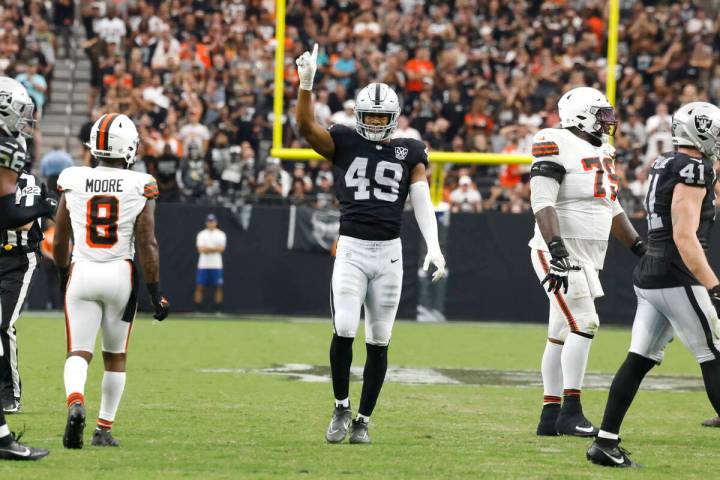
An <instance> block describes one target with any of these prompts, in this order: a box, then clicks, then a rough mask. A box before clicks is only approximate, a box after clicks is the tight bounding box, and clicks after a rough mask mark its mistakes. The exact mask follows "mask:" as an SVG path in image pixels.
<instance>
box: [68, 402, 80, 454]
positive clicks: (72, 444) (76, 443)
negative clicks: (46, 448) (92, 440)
mask: <svg viewBox="0 0 720 480" xmlns="http://www.w3.org/2000/svg"><path fill="white" fill-rule="evenodd" d="M84 430H85V407H83V406H82V404H80V403H73V404H72V405H70V407H69V408H68V418H67V424H66V425H65V435H63V447H65V448H82V447H83V431H84Z"/></svg>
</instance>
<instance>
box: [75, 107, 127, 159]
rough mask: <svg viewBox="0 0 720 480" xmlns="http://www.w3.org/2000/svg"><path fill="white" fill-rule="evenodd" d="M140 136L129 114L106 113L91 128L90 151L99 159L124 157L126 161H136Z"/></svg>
mask: <svg viewBox="0 0 720 480" xmlns="http://www.w3.org/2000/svg"><path fill="white" fill-rule="evenodd" d="M139 141H140V137H139V136H138V131H137V128H135V124H134V123H133V121H132V120H130V118H129V117H128V116H127V115H123V114H121V113H106V114H105V115H103V116H102V117H100V118H99V119H98V121H97V122H95V125H93V127H92V130H90V142H89V143H88V144H87V146H88V147H89V148H90V153H91V154H92V156H93V157H95V158H98V159H104V158H108V159H115V158H122V159H123V160H125V163H127V164H128V165H132V164H133V163H135V154H137V149H138V143H139Z"/></svg>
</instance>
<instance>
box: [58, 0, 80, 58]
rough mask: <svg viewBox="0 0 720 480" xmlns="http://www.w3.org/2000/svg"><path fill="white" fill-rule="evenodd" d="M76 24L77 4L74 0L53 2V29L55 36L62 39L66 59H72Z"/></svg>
mask: <svg viewBox="0 0 720 480" xmlns="http://www.w3.org/2000/svg"><path fill="white" fill-rule="evenodd" d="M74 22H75V2H74V1H73V0H54V1H53V28H54V29H55V34H56V35H58V36H59V37H60V38H62V41H63V48H64V49H65V57H66V58H69V57H70V51H71V50H72V40H71V38H72V27H73V23H74Z"/></svg>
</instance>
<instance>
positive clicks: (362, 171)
mask: <svg viewBox="0 0 720 480" xmlns="http://www.w3.org/2000/svg"><path fill="white" fill-rule="evenodd" d="M329 131H330V135H332V138H333V141H334V142H335V154H334V155H333V158H332V161H333V175H334V176H335V195H337V198H338V201H339V202H340V235H347V236H349V237H355V238H360V239H362V240H392V239H394V238H397V237H399V236H400V225H401V223H402V212H403V208H404V206H405V199H406V198H407V196H408V192H409V190H410V177H411V174H412V170H413V168H415V166H416V165H417V164H419V163H422V164H425V165H427V163H428V160H427V150H426V149H425V145H424V144H423V143H422V142H419V141H417V140H414V139H410V138H395V139H392V140H390V141H388V142H372V141H370V140H366V139H365V138H363V137H362V136H360V135H359V134H358V133H357V132H355V130H352V129H350V128H348V127H345V126H342V125H333V126H332V127H330V130H329Z"/></svg>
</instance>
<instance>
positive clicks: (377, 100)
mask: <svg viewBox="0 0 720 480" xmlns="http://www.w3.org/2000/svg"><path fill="white" fill-rule="evenodd" d="M367 114H374V115H387V116H388V123H387V125H369V124H367V123H365V115H367ZM399 117H400V100H398V96H397V94H396V93H395V92H394V91H393V89H392V88H390V87H389V86H388V85H386V84H384V83H371V84H370V85H368V86H367V87H365V88H363V89H362V90H360V93H358V95H357V98H356V100H355V130H356V131H357V133H359V134H360V135H361V136H362V137H364V138H366V139H368V140H371V141H373V142H379V141H381V140H385V139H387V138H390V136H391V135H392V133H393V132H394V131H395V128H396V127H397V121H398V118H399Z"/></svg>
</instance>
